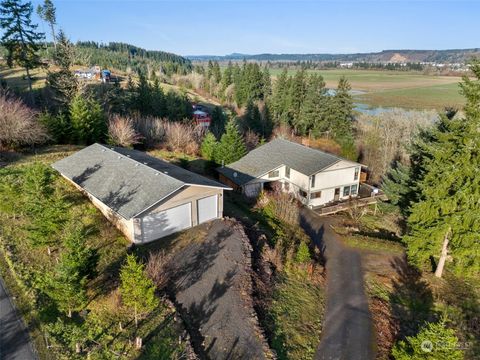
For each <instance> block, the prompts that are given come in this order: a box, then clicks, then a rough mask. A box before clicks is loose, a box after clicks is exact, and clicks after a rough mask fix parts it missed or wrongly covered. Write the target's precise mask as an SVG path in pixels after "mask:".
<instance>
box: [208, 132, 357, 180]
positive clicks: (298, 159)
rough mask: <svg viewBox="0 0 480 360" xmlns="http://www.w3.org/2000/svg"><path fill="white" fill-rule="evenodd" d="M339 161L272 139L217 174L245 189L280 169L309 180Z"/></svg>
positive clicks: (333, 156)
mask: <svg viewBox="0 0 480 360" xmlns="http://www.w3.org/2000/svg"><path fill="white" fill-rule="evenodd" d="M341 160H344V159H343V158H341V157H339V156H336V155H333V154H329V153H326V152H323V151H320V150H317V149H312V148H309V147H307V146H304V145H300V144H297V143H294V142H291V141H288V140H284V139H275V140H272V141H270V142H269V143H267V144H265V145H262V146H260V147H258V148H256V149H254V150H252V151H250V152H249V153H248V154H247V155H245V156H244V157H243V158H241V159H240V160H238V161H236V162H234V163H231V164H228V165H226V166H225V167H222V168H218V169H217V171H218V172H220V173H221V174H223V175H225V176H226V177H228V178H229V179H231V180H232V181H233V182H235V183H236V184H237V185H244V184H246V183H248V182H249V181H251V180H253V179H256V178H258V177H260V176H262V175H265V174H266V173H268V172H269V171H271V170H274V169H276V168H278V167H280V166H283V165H286V166H288V167H290V168H291V169H294V170H296V171H298V172H300V173H302V174H305V175H307V176H310V175H313V174H316V173H318V172H319V171H322V170H324V169H326V168H328V167H330V166H331V165H333V164H335V163H337V162H339V161H341ZM347 161H349V160H347ZM234 173H236V176H234Z"/></svg>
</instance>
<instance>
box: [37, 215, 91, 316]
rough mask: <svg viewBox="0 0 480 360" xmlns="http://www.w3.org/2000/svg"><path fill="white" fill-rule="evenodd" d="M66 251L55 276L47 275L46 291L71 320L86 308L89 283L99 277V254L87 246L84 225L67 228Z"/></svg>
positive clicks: (61, 257)
mask: <svg viewBox="0 0 480 360" xmlns="http://www.w3.org/2000/svg"><path fill="white" fill-rule="evenodd" d="M67 229H68V230H67V231H68V232H67V236H66V238H65V240H64V245H65V249H64V251H63V252H62V255H61V256H60V259H59V263H58V265H57V267H56V268H55V272H54V274H53V275H46V276H45V283H44V291H45V292H46V293H47V294H48V295H49V296H50V297H51V298H52V299H54V300H55V301H56V302H57V305H58V307H59V309H60V310H62V311H64V312H66V313H67V314H68V317H71V316H72V311H78V310H81V309H82V308H83V306H84V305H85V303H86V301H87V293H86V290H87V282H88V279H92V278H93V277H94V276H95V275H96V273H97V272H96V267H97V263H98V254H97V252H96V251H95V250H94V249H92V248H91V247H90V246H85V232H84V230H83V229H82V227H81V225H78V224H75V225H72V226H70V227H67Z"/></svg>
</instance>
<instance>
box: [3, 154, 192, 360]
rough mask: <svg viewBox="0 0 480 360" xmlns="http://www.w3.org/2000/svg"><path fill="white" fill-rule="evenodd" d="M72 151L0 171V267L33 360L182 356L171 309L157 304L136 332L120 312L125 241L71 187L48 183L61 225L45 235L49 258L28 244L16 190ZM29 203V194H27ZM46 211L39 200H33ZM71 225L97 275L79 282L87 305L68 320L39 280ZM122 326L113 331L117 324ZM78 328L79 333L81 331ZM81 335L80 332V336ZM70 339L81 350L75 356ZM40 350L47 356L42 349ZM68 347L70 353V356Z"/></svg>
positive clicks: (28, 221) (17, 160)
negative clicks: (80, 234)
mask: <svg viewBox="0 0 480 360" xmlns="http://www.w3.org/2000/svg"><path fill="white" fill-rule="evenodd" d="M77 149H78V147H73V146H54V147H48V148H44V149H40V150H37V154H25V155H22V154H16V155H14V154H8V156H6V157H8V159H7V160H8V162H7V164H8V165H7V166H6V167H4V168H1V169H0V199H1V203H0V207H1V211H0V229H1V232H0V257H1V259H0V268H1V273H2V275H3V277H4V278H5V280H6V283H7V284H8V286H9V289H10V291H11V292H12V293H13V294H14V295H15V297H16V302H17V305H18V307H19V309H20V311H21V313H22V314H24V315H25V316H24V319H25V321H26V323H27V325H28V327H29V330H30V333H31V335H32V338H33V340H34V342H35V345H36V348H37V350H38V352H39V356H40V358H41V359H57V358H58V359H62V358H83V357H87V352H88V354H89V355H88V356H90V357H91V358H92V359H94V358H95V359H96V358H111V357H119V356H120V357H122V358H125V359H134V358H138V357H139V356H142V358H145V359H170V358H174V357H175V356H180V355H181V354H183V353H184V351H185V346H186V345H185V343H184V342H183V341H181V342H180V343H179V338H181V337H182V334H183V332H184V329H183V327H182V326H181V324H180V323H179V322H177V321H175V317H174V315H173V313H174V309H173V308H172V307H171V306H170V305H169V304H168V303H166V302H161V305H160V306H158V307H157V308H156V309H155V310H154V311H153V312H151V313H149V314H148V316H147V317H145V318H144V319H143V320H142V321H141V322H140V324H139V327H138V328H135V326H134V325H133V323H132V321H133V320H132V317H131V316H130V315H131V314H130V312H129V311H128V310H127V309H126V308H124V307H123V305H122V303H121V300H120V296H119V293H118V284H119V268H120V266H121V265H122V263H123V262H124V259H125V256H126V254H127V251H128V246H129V242H128V240H127V239H126V238H125V237H124V236H123V235H122V234H121V233H120V232H119V231H118V230H117V229H116V228H115V227H114V226H113V225H112V224H111V223H110V222H108V221H107V220H106V219H105V218H104V217H103V215H102V214H101V213H100V212H99V211H98V210H97V209H96V208H95V207H94V206H93V205H92V204H91V203H90V202H89V201H88V200H87V198H86V197H84V196H83V195H82V194H81V193H80V192H79V191H78V190H77V189H76V188H74V187H73V186H72V185H71V184H69V183H68V182H67V181H65V180H64V179H63V178H61V177H60V176H58V175H54V176H53V178H51V180H50V182H49V184H50V185H51V187H52V188H53V189H54V192H55V194H56V196H59V198H61V199H63V201H65V202H66V204H67V205H68V206H67V208H66V210H65V212H64V213H63V214H62V216H63V220H62V219H60V218H58V222H59V223H60V221H65V224H64V225H63V226H60V228H59V229H58V230H49V231H51V234H50V235H49V237H50V239H51V242H50V244H49V246H48V247H49V249H50V254H49V251H47V246H46V245H45V244H42V243H35V242H32V241H33V240H32V228H34V227H35V226H36V225H35V222H34V219H33V218H32V216H31V215H30V214H29V212H28V211H27V210H26V208H25V203H26V202H27V201H32V199H31V198H27V195H26V194H25V191H23V186H25V185H24V183H25V181H26V176H27V171H28V170H29V169H31V168H32V166H33V165H34V163H43V164H45V165H47V166H48V164H50V163H52V162H53V161H55V160H58V159H60V158H63V157H64V156H66V155H68V154H70V153H72V152H73V151H75V150H77ZM30 196H31V195H30ZM33 201H34V202H38V203H39V204H41V206H43V207H44V211H45V212H48V211H50V208H48V207H47V205H45V204H49V203H47V202H45V200H44V199H43V197H42V198H41V197H40V196H39V198H38V199H33ZM73 222H75V223H76V224H81V226H82V227H84V228H85V229H88V230H86V231H87V235H86V237H85V246H87V247H88V246H89V247H91V248H93V249H95V250H96V251H97V254H98V264H97V275H96V276H95V277H94V278H93V279H92V280H90V281H89V282H88V283H87V297H88V302H87V304H86V306H85V310H84V311H81V312H79V313H74V316H73V318H71V319H69V318H67V317H66V316H65V314H64V313H62V312H61V311H60V310H59V308H57V306H56V302H55V301H53V300H52V299H50V298H49V297H48V296H47V295H46V293H44V292H43V291H44V290H43V286H44V285H43V284H44V281H45V275H47V276H48V275H49V274H51V273H53V271H54V268H55V267H56V265H57V261H58V259H59V258H60V255H61V254H62V253H63V251H64V243H63V238H64V237H65V235H66V234H67V233H68V231H65V229H66V228H67V227H68V225H69V224H71V223H73ZM120 322H121V323H123V326H119V323H120ZM82 325H84V326H82ZM84 332H85V333H84ZM72 336H73V337H78V339H79V340H76V341H81V342H82V347H83V349H84V351H83V352H82V353H81V354H75V352H74V349H75V343H72V342H71V341H72V340H71V339H72V338H71V337H72ZM136 336H140V337H142V338H143V344H144V346H143V348H142V350H137V349H135V348H134V346H133V343H132V339H134V338H135V337H136ZM46 342H47V343H48V346H49V348H48V349H47V348H46V346H45V344H46ZM72 347H73V350H72Z"/></svg>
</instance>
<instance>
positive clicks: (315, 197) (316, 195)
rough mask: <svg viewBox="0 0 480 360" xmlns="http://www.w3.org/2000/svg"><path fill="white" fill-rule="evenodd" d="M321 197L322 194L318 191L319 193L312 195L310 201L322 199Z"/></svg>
mask: <svg viewBox="0 0 480 360" xmlns="http://www.w3.org/2000/svg"><path fill="white" fill-rule="evenodd" d="M321 197H322V192H321V191H317V192H314V193H311V194H310V199H318V198H321Z"/></svg>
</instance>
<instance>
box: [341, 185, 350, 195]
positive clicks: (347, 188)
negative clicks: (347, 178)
mask: <svg viewBox="0 0 480 360" xmlns="http://www.w3.org/2000/svg"><path fill="white" fill-rule="evenodd" d="M348 195H350V186H345V187H344V188H343V196H348Z"/></svg>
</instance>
